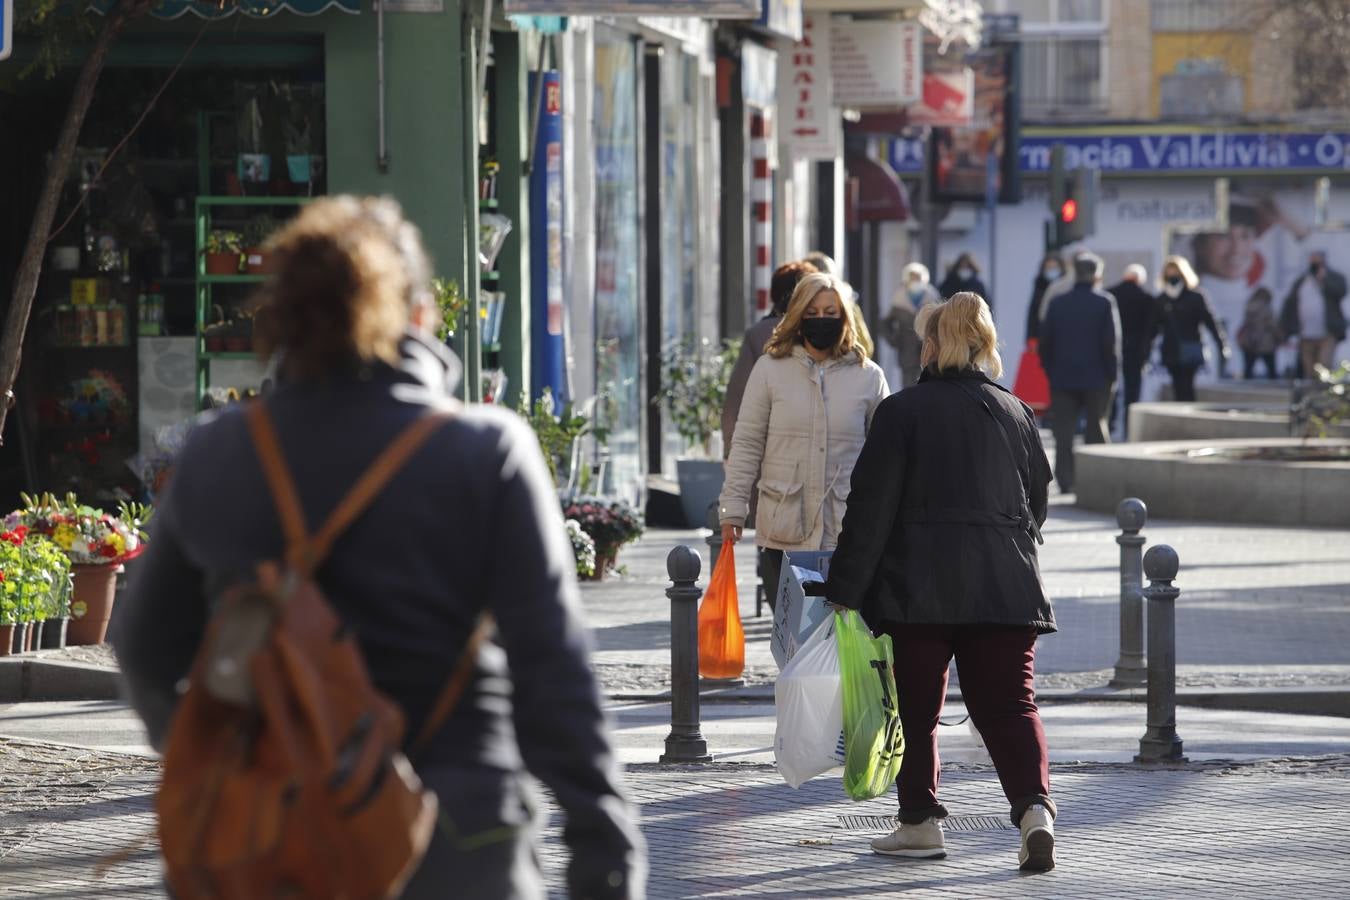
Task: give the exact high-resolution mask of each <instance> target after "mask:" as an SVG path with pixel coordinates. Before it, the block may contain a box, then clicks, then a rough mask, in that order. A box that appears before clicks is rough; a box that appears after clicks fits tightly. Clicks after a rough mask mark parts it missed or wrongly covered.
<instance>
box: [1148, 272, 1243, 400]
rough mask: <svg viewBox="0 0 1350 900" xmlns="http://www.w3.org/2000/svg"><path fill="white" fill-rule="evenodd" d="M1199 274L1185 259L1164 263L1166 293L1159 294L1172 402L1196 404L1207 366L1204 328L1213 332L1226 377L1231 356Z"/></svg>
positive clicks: (1159, 308)
mask: <svg viewBox="0 0 1350 900" xmlns="http://www.w3.org/2000/svg"><path fill="white" fill-rule="evenodd" d="M1199 284H1200V282H1199V279H1198V278H1196V276H1195V270H1194V269H1192V268H1191V264H1190V263H1189V262H1187V261H1186V257H1184V256H1169V257H1167V262H1165V263H1163V284H1162V291H1161V293H1159V294H1158V317H1159V320H1160V322H1161V330H1162V336H1163V339H1162V360H1163V365H1165V366H1166V367H1167V371H1168V372H1169V373H1170V374H1171V375H1172V399H1174V400H1185V401H1194V400H1195V373H1196V372H1198V371H1200V367H1201V366H1203V365H1204V364H1205V345H1204V344H1203V343H1202V342H1201V340H1200V326H1201V325H1203V326H1204V327H1205V328H1208V329H1209V333H1210V334H1212V335H1213V336H1214V343H1215V344H1217V345H1218V347H1219V353H1220V356H1221V357H1222V358H1221V360H1220V362H1219V371H1220V373H1221V374H1222V373H1223V371H1224V369H1225V366H1226V363H1227V361H1228V358H1229V356H1230V352H1229V349H1228V338H1227V336H1226V335H1225V334H1224V331H1223V326H1222V325H1220V324H1219V323H1218V320H1217V319H1215V317H1214V307H1213V306H1212V305H1211V304H1210V302H1209V295H1207V294H1206V293H1205V292H1204V291H1202V290H1200V287H1199Z"/></svg>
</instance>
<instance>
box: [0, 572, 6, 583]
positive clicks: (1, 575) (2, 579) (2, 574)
mask: <svg viewBox="0 0 1350 900" xmlns="http://www.w3.org/2000/svg"><path fill="white" fill-rule="evenodd" d="M4 580H5V573H4V572H0V581H4Z"/></svg>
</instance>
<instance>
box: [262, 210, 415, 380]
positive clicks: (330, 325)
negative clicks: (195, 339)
mask: <svg viewBox="0 0 1350 900" xmlns="http://www.w3.org/2000/svg"><path fill="white" fill-rule="evenodd" d="M268 248H269V249H270V251H271V253H272V259H273V267H272V274H271V275H269V276H268V279H267V282H266V284H265V285H264V287H263V295H262V307H261V309H260V310H259V319H258V321H257V322H256V323H255V324H256V326H257V328H258V331H259V334H258V337H259V349H260V352H261V353H262V354H263V356H264V357H266V356H270V355H271V354H272V353H273V352H275V351H277V350H284V351H285V367H286V371H287V373H288V374H290V375H293V376H295V377H298V378H306V379H315V378H322V377H323V376H325V375H328V374H330V373H333V372H337V371H342V370H344V369H349V368H351V367H352V366H353V365H361V364H366V363H371V362H375V361H376V360H383V361H385V362H397V360H398V344H399V340H400V339H401V338H402V336H403V333H404V330H405V329H406V328H407V327H408V323H409V320H410V318H411V314H412V310H413V308H414V306H416V305H417V304H418V303H422V302H426V301H427V299H428V297H429V296H430V295H429V283H430V264H429V263H428V260H427V256H426V251H425V250H424V249H423V247H422V238H421V235H420V233H419V232H418V230H417V228H416V226H414V225H412V224H411V223H410V222H408V220H407V219H405V218H404V217H403V211H402V210H401V209H400V208H399V205H398V204H397V203H396V202H395V201H393V200H391V199H389V198H378V197H354V196H350V195H343V196H336V197H325V198H323V199H320V200H316V201H314V202H313V203H310V204H308V205H307V206H306V207H305V208H304V209H302V210H301V211H300V213H299V215H297V216H296V217H295V218H294V219H293V220H292V221H291V222H290V223H288V224H287V225H286V226H285V227H283V228H282V229H281V230H280V231H279V232H277V234H276V235H275V236H273V237H272V239H271V240H270V241H268Z"/></svg>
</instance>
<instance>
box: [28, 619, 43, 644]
mask: <svg viewBox="0 0 1350 900" xmlns="http://www.w3.org/2000/svg"><path fill="white" fill-rule="evenodd" d="M46 626H47V622H46V620H43V621H41V622H29V623H28V641H27V643H28V649H29V650H41V649H42V632H44V631H46V630H47V627H46Z"/></svg>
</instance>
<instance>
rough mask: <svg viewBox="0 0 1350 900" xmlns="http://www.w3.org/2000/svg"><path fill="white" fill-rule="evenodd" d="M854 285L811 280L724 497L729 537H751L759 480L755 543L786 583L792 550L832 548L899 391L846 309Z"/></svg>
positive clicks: (753, 384) (782, 331) (739, 436)
mask: <svg viewBox="0 0 1350 900" xmlns="http://www.w3.org/2000/svg"><path fill="white" fill-rule="evenodd" d="M848 291H849V287H848V285H846V284H844V283H843V282H841V281H839V280H838V279H836V278H833V277H831V276H829V275H826V274H824V273H823V272H821V273H816V274H812V275H807V276H806V277H804V278H803V279H802V280H801V282H800V283H799V284H798V285H797V289H796V291H794V292H793V294H792V300H791V301H790V302H789V304H788V309H787V313H786V314H785V315H784V316H783V319H782V321H780V322H779V323H778V327H777V328H776V329H775V330H774V333H773V337H772V338H770V339H769V343H768V345H767V346H766V347H765V348H764V356H762V357H760V360H759V362H757V363H755V368H754V370H753V371H752V372H751V373H750V380H749V382H748V383H747V384H746V387H745V397H744V399H743V400H742V401H741V411H740V416H739V417H738V418H737V420H736V431H735V436H734V439H733V440H732V444H731V456H730V457H729V458H728V460H727V473H726V482H725V484H724V485H723V486H722V495H721V498H720V500H719V504H718V505H719V509H720V517H721V524H722V539H723V540H724V541H729V542H731V543H735V542H736V541H738V540H740V538H741V529H742V528H743V527H744V525H745V520H746V516H747V514H748V512H749V506H750V494H751V491H752V490H755V486H756V482H758V496H759V500H758V509H757V511H756V513H755V543H756V544H757V545H759V546H760V547H763V548H765V553H764V571H765V574H766V575H770V576H772V577H771V580H769V581H768V583H769V584H772V585H777V583H778V574H779V571H780V569H781V567H782V560H783V551H785V550H832V549H834V544H835V541H836V540H837V538H838V535H839V525H840V522H841V521H842V520H843V516H844V504H845V501H846V500H847V499H848V489H849V477H850V475H851V474H852V473H853V465H854V463H855V462H856V461H857V459H858V451H859V450H860V449H862V444H863V440H864V438H866V436H867V429H868V428H869V427H870V426H871V423H872V413H873V412H874V411H875V410H876V408H877V404H878V403H880V402H881V400H882V398H883V397H885V396H886V395H887V393H889V391H888V389H887V386H886V376H885V375H884V374H883V373H882V371H881V367H880V366H878V365H877V364H876V363H874V362H872V360H871V359H869V358H868V356H869V354H867V353H866V352H864V350H863V347H862V345H861V343H860V335H859V332H858V329H857V325H856V321H857V320H856V316H855V315H854V314H852V313H851V312H850V311H849V309H848V307H847V306H846V305H845V304H846V302H847V301H846V300H845V299H844V297H845V296H847V292H848Z"/></svg>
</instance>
